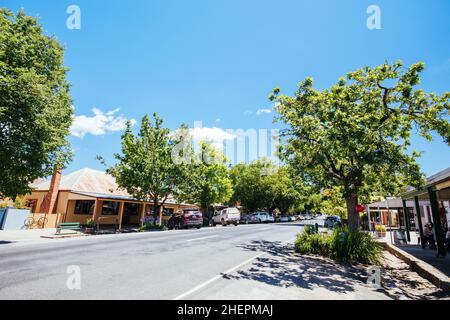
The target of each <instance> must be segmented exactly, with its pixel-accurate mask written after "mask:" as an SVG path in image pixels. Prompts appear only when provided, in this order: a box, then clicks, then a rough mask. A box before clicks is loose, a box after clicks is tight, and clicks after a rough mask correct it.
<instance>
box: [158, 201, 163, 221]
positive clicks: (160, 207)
mask: <svg viewBox="0 0 450 320" xmlns="http://www.w3.org/2000/svg"><path fill="white" fill-rule="evenodd" d="M158 211H159V225H160V226H161V225H162V214H163V206H162V205H159V209H158Z"/></svg>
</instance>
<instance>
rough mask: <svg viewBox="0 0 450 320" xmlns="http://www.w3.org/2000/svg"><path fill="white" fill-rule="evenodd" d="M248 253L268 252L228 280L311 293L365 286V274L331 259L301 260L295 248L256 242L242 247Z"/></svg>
mask: <svg viewBox="0 0 450 320" xmlns="http://www.w3.org/2000/svg"><path fill="white" fill-rule="evenodd" d="M241 247H242V248H243V249H244V250H249V251H255V252H266V253H268V254H269V257H266V256H263V257H260V258H258V259H257V260H256V262H254V263H253V265H252V266H251V267H250V269H248V270H241V271H238V272H236V273H235V274H233V275H224V279H249V280H255V281H260V282H263V283H266V284H269V285H273V286H281V287H292V286H296V287H300V288H304V289H310V290H312V289H313V288H317V287H321V288H324V289H326V290H330V291H334V292H339V293H348V292H354V291H355V285H356V284H359V285H364V284H365V282H366V279H367V274H366V273H365V270H363V269H358V268H355V267H352V266H344V265H340V264H337V263H335V262H333V261H331V260H329V259H325V258H321V257H311V256H299V255H297V254H296V253H295V252H294V249H293V245H292V244H282V243H280V242H270V241H252V242H251V243H249V244H245V245H242V246H241Z"/></svg>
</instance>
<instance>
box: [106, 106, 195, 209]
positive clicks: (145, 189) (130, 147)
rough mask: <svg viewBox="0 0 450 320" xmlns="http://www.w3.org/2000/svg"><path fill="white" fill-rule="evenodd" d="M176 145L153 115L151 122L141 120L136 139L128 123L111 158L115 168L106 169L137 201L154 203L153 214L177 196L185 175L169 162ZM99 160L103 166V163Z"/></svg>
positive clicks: (181, 166)
mask: <svg viewBox="0 0 450 320" xmlns="http://www.w3.org/2000/svg"><path fill="white" fill-rule="evenodd" d="M175 146H176V141H174V140H173V139H172V138H171V135H170V130H169V129H168V128H165V127H164V126H163V120H162V119H161V118H160V117H159V116H158V115H157V114H156V113H155V114H153V119H150V118H149V117H148V116H147V115H145V116H144V117H143V118H142V121H141V127H140V130H139V133H138V134H137V135H135V134H133V132H132V130H131V124H130V122H128V123H127V126H126V129H125V132H124V134H123V135H122V152H121V153H120V154H119V153H116V154H114V157H115V158H116V160H117V164H116V165H114V166H112V167H109V168H108V169H107V172H108V173H109V174H111V175H112V176H113V177H114V178H115V179H116V182H117V184H118V185H119V186H120V187H121V188H124V189H126V190H127V192H128V193H129V194H131V195H133V196H134V197H136V198H137V199H140V200H145V201H153V203H154V204H155V205H154V211H155V214H156V213H157V211H158V210H157V209H159V208H160V207H161V206H162V205H163V204H164V203H165V202H166V200H167V199H168V197H169V196H171V195H172V196H176V195H177V194H178V192H179V188H178V187H179V186H180V185H181V184H182V181H183V179H184V178H185V177H186V174H187V172H186V171H185V168H184V166H183V165H182V164H178V163H176V161H173V159H172V152H173V149H174V147H175ZM100 160H101V161H102V162H103V163H104V161H103V159H101V158H100Z"/></svg>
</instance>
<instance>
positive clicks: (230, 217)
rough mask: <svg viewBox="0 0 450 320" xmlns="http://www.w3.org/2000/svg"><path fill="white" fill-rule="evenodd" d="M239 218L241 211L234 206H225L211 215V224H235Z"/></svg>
mask: <svg viewBox="0 0 450 320" xmlns="http://www.w3.org/2000/svg"><path fill="white" fill-rule="evenodd" d="M240 220H241V213H240V212H239V210H238V209H237V208H235V207H231V208H225V209H223V210H221V211H217V212H215V213H214V216H213V225H214V226H215V225H218V224H221V225H223V226H227V225H229V224H234V225H235V226H237V225H238V224H239V221H240Z"/></svg>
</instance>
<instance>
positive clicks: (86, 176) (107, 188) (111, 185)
mask: <svg viewBox="0 0 450 320" xmlns="http://www.w3.org/2000/svg"><path fill="white" fill-rule="evenodd" d="M50 181H51V179H49V180H46V181H43V182H37V183H34V184H33V185H32V186H31V187H32V188H33V189H34V190H36V191H48V189H49V187H50ZM59 190H66V191H72V192H74V193H78V194H81V195H86V196H91V197H96V198H107V199H117V200H135V199H134V198H133V197H132V196H131V195H130V194H129V193H128V192H127V191H126V190H123V189H121V188H119V186H118V185H117V183H116V180H115V179H114V177H112V176H111V175H109V174H107V173H106V172H104V171H99V170H94V169H90V168H85V169H81V170H78V171H74V172H72V173H69V174H63V175H62V176H61V182H60V185H59ZM166 203H167V204H176V203H177V202H176V201H175V199H174V198H173V197H171V196H169V197H168V199H167V201H166Z"/></svg>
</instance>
